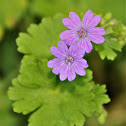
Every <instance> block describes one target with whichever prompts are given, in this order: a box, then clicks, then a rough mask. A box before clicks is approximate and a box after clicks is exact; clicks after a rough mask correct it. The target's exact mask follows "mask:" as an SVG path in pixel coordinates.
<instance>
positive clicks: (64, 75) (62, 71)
mask: <svg viewBox="0 0 126 126" xmlns="http://www.w3.org/2000/svg"><path fill="white" fill-rule="evenodd" d="M67 76H68V68H67V64H64V65H63V66H62V68H61V69H60V80H61V81H64V80H66V78H67Z"/></svg>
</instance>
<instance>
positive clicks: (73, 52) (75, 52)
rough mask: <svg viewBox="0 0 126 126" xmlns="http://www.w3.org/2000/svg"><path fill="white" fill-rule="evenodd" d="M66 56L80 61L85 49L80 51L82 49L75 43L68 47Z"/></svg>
mask: <svg viewBox="0 0 126 126" xmlns="http://www.w3.org/2000/svg"><path fill="white" fill-rule="evenodd" d="M68 54H69V55H70V56H72V57H73V58H75V59H80V58H82V57H83V56H84V54H85V49H82V48H81V49H80V48H79V46H78V44H77V43H75V44H73V45H71V46H70V48H69V53H68Z"/></svg>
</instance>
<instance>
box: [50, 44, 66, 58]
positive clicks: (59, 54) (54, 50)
mask: <svg viewBox="0 0 126 126" xmlns="http://www.w3.org/2000/svg"><path fill="white" fill-rule="evenodd" d="M50 50H51V53H52V54H53V55H54V56H55V57H58V58H64V57H65V56H66V55H65V54H63V53H62V52H61V51H60V50H59V49H58V48H57V47H55V46H52V47H51V48H50Z"/></svg>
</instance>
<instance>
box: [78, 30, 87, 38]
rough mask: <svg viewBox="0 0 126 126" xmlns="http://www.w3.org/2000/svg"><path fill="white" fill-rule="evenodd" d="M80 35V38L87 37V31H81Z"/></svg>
mask: <svg viewBox="0 0 126 126" xmlns="http://www.w3.org/2000/svg"><path fill="white" fill-rule="evenodd" d="M78 33H79V35H80V37H86V35H87V31H86V30H84V29H81V30H80V31H79V32H78Z"/></svg>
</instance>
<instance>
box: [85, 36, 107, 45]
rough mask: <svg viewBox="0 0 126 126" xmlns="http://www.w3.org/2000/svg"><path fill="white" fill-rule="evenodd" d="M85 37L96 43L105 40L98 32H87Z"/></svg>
mask: <svg viewBox="0 0 126 126" xmlns="http://www.w3.org/2000/svg"><path fill="white" fill-rule="evenodd" d="M87 37H88V38H89V39H90V40H91V41H92V42H94V43H96V44H101V43H103V42H104V41H105V39H104V37H102V36H101V35H98V34H87Z"/></svg>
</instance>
